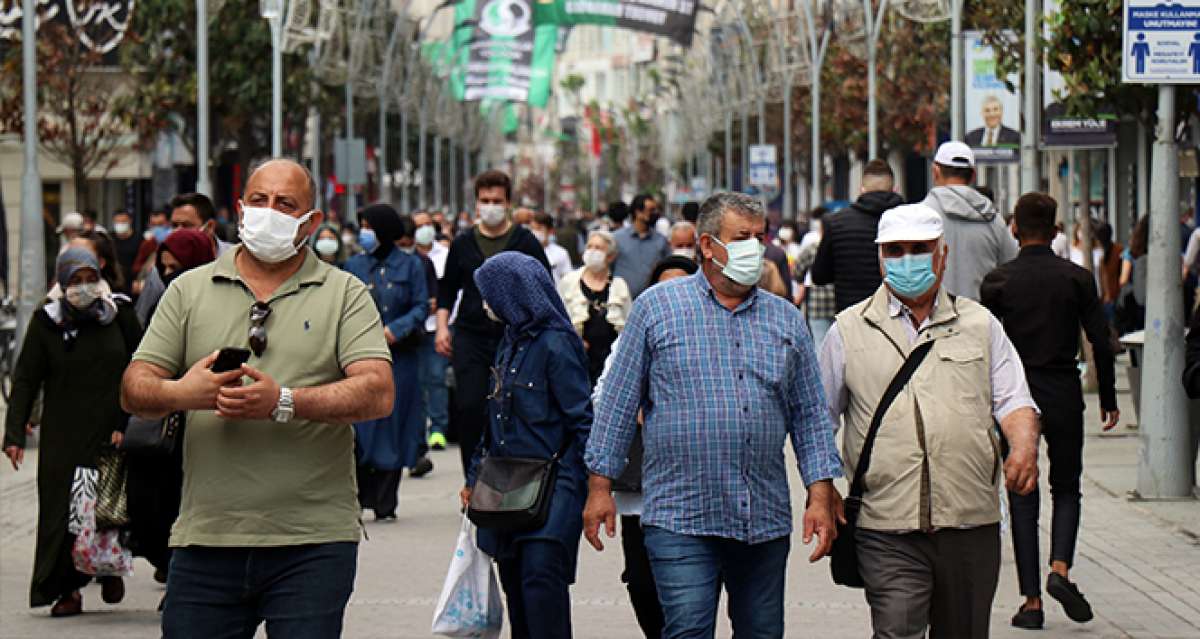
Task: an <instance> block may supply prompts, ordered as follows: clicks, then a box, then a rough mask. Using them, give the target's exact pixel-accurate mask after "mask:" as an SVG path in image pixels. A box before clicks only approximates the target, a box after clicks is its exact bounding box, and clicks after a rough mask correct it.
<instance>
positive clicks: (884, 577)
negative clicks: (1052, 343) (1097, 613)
mask: <svg viewBox="0 0 1200 639" xmlns="http://www.w3.org/2000/svg"><path fill="white" fill-rule="evenodd" d="M943 231H944V224H943V220H942V216H941V215H940V214H939V213H938V212H937V211H935V210H933V209H932V208H930V207H928V206H926V205H924V204H909V205H905V206H898V207H896V208H894V209H891V210H889V211H887V212H885V213H884V214H883V216H882V217H881V218H880V220H879V230H878V234H877V236H876V238H875V242H876V244H877V245H878V246H879V266H880V272H881V273H882V274H883V278H884V282H883V284H882V285H881V286H880V287H879V289H878V290H877V291H876V292H875V294H874V295H873V296H872V297H870V298H868V299H866V300H863V301H862V302H859V303H858V304H856V305H854V306H852V307H850V308H848V309H846V310H845V311H842V312H841V313H840V314H838V316H837V320H836V321H835V322H834V325H833V328H832V329H830V331H829V334H828V336H827V337H826V338H825V342H824V344H822V347H821V354H820V365H821V381H822V384H823V385H824V387H825V394H826V397H827V398H828V400H829V404H830V411H831V412H832V413H833V415H834V418H835V419H834V423H835V424H836V423H838V422H839V419H838V418H839V417H840V418H842V420H844V423H845V428H846V433H845V436H844V438H843V443H842V459H843V460H844V462H845V470H846V476H847V477H848V478H849V479H850V480H851V490H850V493H849V496H848V497H847V499H846V502H845V512H846V519H847V522H848V523H849V524H850V526H849V527H848V528H846V529H843V530H840V531H839V533H838V540H837V542H838V543H839V544H841V546H839V547H835V549H834V567H835V570H834V575H835V579H837V580H838V582H839V583H844V584H847V585H851V584H853V583H854V582H853V581H852V580H848V579H847V575H846V571H845V569H844V568H845V565H846V564H845V563H843V562H842V561H841V559H842V558H845V557H846V556H849V557H852V558H856V559H857V562H858V565H857V568H856V569H852V570H851V572H852V573H853V574H855V575H858V577H859V578H860V579H861V581H860V584H859V585H862V586H864V587H865V589H866V597H867V603H868V604H870V606H871V623H872V626H873V627H874V636H875V637H886V638H910V637H911V638H915V637H924V636H925V635H926V632H927V631H928V632H930V636H933V637H986V636H987V635H988V624H989V622H990V619H991V610H992V600H993V598H994V597H995V594H996V585H997V583H998V580H999V574H1000V529H999V526H1000V524H999V521H1000V502H999V493H998V490H999V486H1000V482H1001V480H1002V479H1004V480H1005V481H1006V482H1007V485H1008V488H1009V490H1012V491H1014V492H1016V493H1019V494H1027V493H1029V492H1030V491H1031V490H1033V488H1034V486H1036V485H1037V473H1038V469H1037V445H1038V421H1037V412H1036V411H1037V407H1036V405H1035V404H1034V402H1033V400H1032V399H1031V398H1030V395H1029V388H1028V386H1027V384H1026V382H1025V374H1024V370H1023V368H1022V366H1021V359H1020V357H1019V356H1018V355H1017V352H1016V350H1015V349H1014V348H1013V345H1012V343H1011V342H1009V340H1008V337H1007V336H1006V335H1005V333H1004V328H1003V327H1002V326H1001V325H1000V323H999V322H998V321H997V320H996V318H995V317H993V316H992V314H991V313H990V312H988V310H987V309H985V308H984V307H983V306H981V305H980V304H978V303H977V302H975V301H973V300H970V299H967V298H964V297H954V296H952V295H950V294H949V293H947V292H946V291H945V290H944V288H943V287H942V282H943V277H944V276H945V273H946V263H947V257H948V255H953V249H952V248H950V249H949V250H948V248H947V246H946V244H945V238H944V233H943ZM906 364H907V365H906ZM889 387H894V388H895V389H897V390H896V392H890V393H889V392H888V390H889ZM889 398H890V399H889ZM993 418H994V419H996V420H998V421H999V422H1000V428H1001V430H1002V431H1003V432H1004V437H1005V438H1006V439H1007V441H1008V444H1009V447H1010V452H1009V455H1008V458H1007V460H1002V459H1001V456H1000V443H999V439H998V438H997V436H996V433H995V429H994V427H993V422H992V420H993ZM872 432H873V433H874V436H873V437H872V436H870V434H871V433H872ZM868 446H869V447H870V448H868ZM1002 470H1003V472H1001V471H1002ZM839 566H841V568H839Z"/></svg>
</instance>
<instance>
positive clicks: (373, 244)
mask: <svg viewBox="0 0 1200 639" xmlns="http://www.w3.org/2000/svg"><path fill="white" fill-rule="evenodd" d="M358 245H359V246H361V247H362V250H364V251H366V252H368V253H374V252H375V249H377V248H379V238H377V237H375V230H374V229H362V230H361V231H359V232H358Z"/></svg>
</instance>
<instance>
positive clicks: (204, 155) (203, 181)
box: [196, 0, 212, 198]
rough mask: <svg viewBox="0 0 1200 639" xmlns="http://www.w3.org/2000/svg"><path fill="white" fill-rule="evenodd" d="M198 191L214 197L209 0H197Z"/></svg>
mask: <svg viewBox="0 0 1200 639" xmlns="http://www.w3.org/2000/svg"><path fill="white" fill-rule="evenodd" d="M196 192H197V193H203V194H204V195H207V196H209V197H210V198H211V197H212V182H210V181H209V178H208V0H196Z"/></svg>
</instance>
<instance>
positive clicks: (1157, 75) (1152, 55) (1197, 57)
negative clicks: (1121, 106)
mask: <svg viewBox="0 0 1200 639" xmlns="http://www.w3.org/2000/svg"><path fill="white" fill-rule="evenodd" d="M1123 24H1124V30H1123V31H1122V42H1124V44H1125V53H1124V55H1123V56H1122V61H1123V64H1122V65H1121V75H1122V79H1123V81H1125V82H1129V83H1139V82H1145V83H1153V84H1197V83H1200V0H1172V1H1171V2H1169V3H1168V2H1163V1H1162V0H1125V20H1124V21H1123Z"/></svg>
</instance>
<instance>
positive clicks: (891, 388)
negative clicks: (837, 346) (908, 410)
mask: <svg viewBox="0 0 1200 639" xmlns="http://www.w3.org/2000/svg"><path fill="white" fill-rule="evenodd" d="M932 348H933V340H928V341H926V342H925V343H923V344H921V345H919V346H917V347H916V348H915V349H913V351H912V353H910V354H909V356H908V359H906V360H904V364H903V365H902V366H901V367H900V370H898V371H896V376H895V377H893V378H892V381H891V383H890V384H888V387H887V390H885V391H884V392H883V397H882V398H880V400H879V405H878V406H876V407H875V415H874V416H872V417H871V425H870V426H869V427H868V428H867V436H866V439H864V440H863V447H862V452H861V453H860V454H859V456H858V466H857V468H855V470H854V479H853V481H851V482H850V494H849V495H847V496H846V499H845V502H844V503H845V509H846V523H844V524H843V523H838V531H837V539H834V540H833V550H831V551H830V553H829V570H830V572H831V573H832V574H833V583H835V584H838V585H841V586H848V587H850V588H862V587H863V586H864V584H863V579H862V574H861V573H860V572H859V570H858V543H857V541H856V540H855V531H856V530H857V529H858V511H859V509H860V508H862V495H863V481H864V479H863V478H864V477H866V476H867V471H868V470H869V469H870V468H871V451H872V450H873V449H874V448H875V436H876V435H877V434H879V426H880V424H882V423H883V416H884V414H886V413H887V411H888V409H889V408H891V406H892V402H893V401H895V400H896V396H897V395H899V394H900V391H901V390H903V388H904V386H905V385H906V384H908V380H910V379H912V376H913V373H915V372H916V371H917V367H919V366H920V365H921V362H922V361H923V360H924V359H925V356H926V355H928V354H929V351H930V350H931V349H932Z"/></svg>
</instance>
